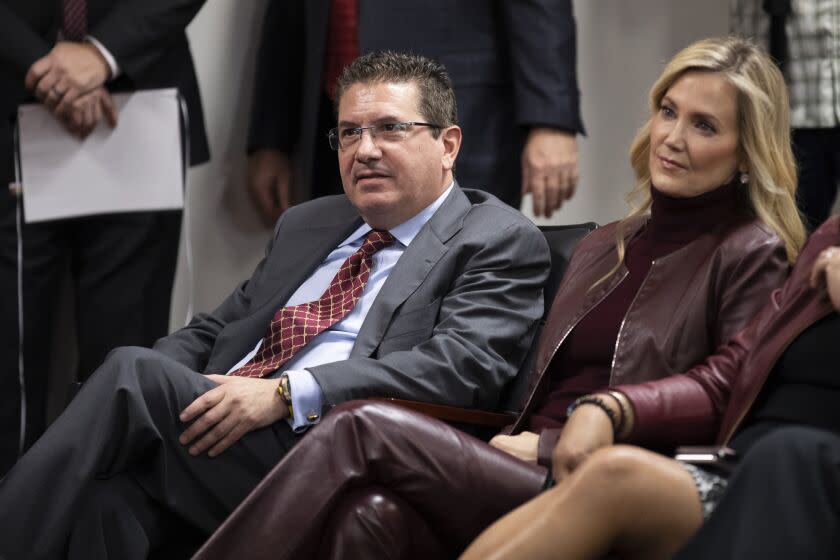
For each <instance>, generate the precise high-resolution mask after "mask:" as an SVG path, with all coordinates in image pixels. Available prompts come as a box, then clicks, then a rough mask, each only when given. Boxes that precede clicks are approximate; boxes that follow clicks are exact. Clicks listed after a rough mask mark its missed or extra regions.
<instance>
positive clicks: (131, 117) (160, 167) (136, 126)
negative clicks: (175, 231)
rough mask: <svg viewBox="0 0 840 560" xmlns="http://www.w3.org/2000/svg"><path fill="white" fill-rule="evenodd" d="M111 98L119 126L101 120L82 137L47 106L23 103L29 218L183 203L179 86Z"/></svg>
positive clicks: (24, 178)
mask: <svg viewBox="0 0 840 560" xmlns="http://www.w3.org/2000/svg"><path fill="white" fill-rule="evenodd" d="M113 97H114V102H115V104H116V106H117V111H118V122H117V127H116V128H113V129H112V128H111V127H110V126H109V125H108V124H107V122H105V120H104V119H103V121H102V122H100V123H99V125H98V126H97V127H96V129H95V130H94V131H93V132H92V133H91V134H90V135H89V136H88V137H87V138H85V139H84V140H80V139H79V138H77V137H75V136H73V135H71V134H70V133H68V132H67V131H66V130H65V129H64V127H63V126H62V125H61V124H60V123H59V122H58V121H57V120H56V119H55V117H53V116H52V115H51V114H50V113H49V112H48V111H47V109H46V108H45V107H44V106H43V105H40V104H36V105H22V106H20V107H19V108H18V123H19V130H20V156H21V178H22V183H23V207H24V215H25V217H26V221H27V222H40V221H44V220H54V219H58V218H69V217H74V216H88V215H92V214H105V213H112V212H132V211H140V210H164V209H176V208H182V207H183V206H184V195H183V175H182V170H183V162H182V161H181V139H180V122H179V113H178V104H179V102H178V95H177V92H176V90H175V89H159V90H147V91H138V92H135V93H125V94H115V95H114V96H113Z"/></svg>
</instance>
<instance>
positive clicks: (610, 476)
mask: <svg viewBox="0 0 840 560" xmlns="http://www.w3.org/2000/svg"><path fill="white" fill-rule="evenodd" d="M647 453H648V452H647V451H644V450H643V449H641V448H638V447H633V446H630V445H613V446H610V447H605V448H602V449H599V450H597V451H595V452H594V453H593V454H592V455H590V456H589V457H588V458H587V459H586V460H585V461H584V462H583V463H582V464H581V465H580V466H579V467H578V471H580V472H579V473H578V478H580V479H581V483H582V484H586V485H589V484H592V485H609V487H610V488H611V489H614V490H615V489H619V488H621V486H622V485H625V484H628V483H630V482H632V481H633V480H634V479H635V478H637V477H639V476H640V475H642V474H643V473H644V471H646V470H647V469H649V468H650V461H649V459H648V458H647V457H646V454H647Z"/></svg>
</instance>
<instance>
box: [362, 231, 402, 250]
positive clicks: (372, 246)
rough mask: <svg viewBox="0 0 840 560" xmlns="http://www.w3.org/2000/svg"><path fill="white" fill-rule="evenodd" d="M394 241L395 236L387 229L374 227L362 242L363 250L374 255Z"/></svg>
mask: <svg viewBox="0 0 840 560" xmlns="http://www.w3.org/2000/svg"><path fill="white" fill-rule="evenodd" d="M393 242H394V236H393V235H391V234H390V233H388V232H387V231H385V230H379V229H374V230H371V232H370V233H368V234H367V235H366V236H365V242H364V243H362V247H361V250H362V251H363V252H364V253H365V254H366V255H372V254H374V253H375V252H377V251H378V250H380V249H382V248H383V247H387V246H388V245H390V244H391V243H393Z"/></svg>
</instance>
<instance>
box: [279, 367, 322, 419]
mask: <svg viewBox="0 0 840 560" xmlns="http://www.w3.org/2000/svg"><path fill="white" fill-rule="evenodd" d="M285 373H286V375H287V376H288V377H289V391H290V392H291V393H292V409H293V410H294V413H295V414H294V416H293V417H292V418H287V419H286V421H287V422H288V423H289V426H291V428H292V430H294V431H295V432H303V431H305V430H306V429H307V428H309V427H310V426H314V425H315V424H317V423H318V422H320V421H321V408H322V407H323V404H324V395H323V393H322V392H321V386H320V385H318V382H317V381H315V378H314V377H313V376H312V374H311V373H309V372H308V371H307V370H305V369H302V370H290V371H287V372H285Z"/></svg>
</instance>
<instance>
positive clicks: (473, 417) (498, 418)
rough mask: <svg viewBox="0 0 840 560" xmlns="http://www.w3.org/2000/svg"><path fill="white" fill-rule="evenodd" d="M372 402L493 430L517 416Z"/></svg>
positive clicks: (396, 401)
mask: <svg viewBox="0 0 840 560" xmlns="http://www.w3.org/2000/svg"><path fill="white" fill-rule="evenodd" d="M370 400H374V401H384V402H389V403H392V404H395V405H397V406H402V407H405V408H408V409H410V410H414V411H416V412H421V413H423V414H425V415H427V416H431V417H432V418H437V419H438V420H443V421H444V422H460V423H462V424H471V425H473V426H487V427H491V428H504V427H505V426H508V425H510V424H513V421H514V420H516V415H515V414H513V413H505V412H487V411H485V410H478V409H475V408H461V407H458V406H449V405H445V404H432V403H425V402H420V401H409V400H405V399H394V398H388V397H371V399H370Z"/></svg>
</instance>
